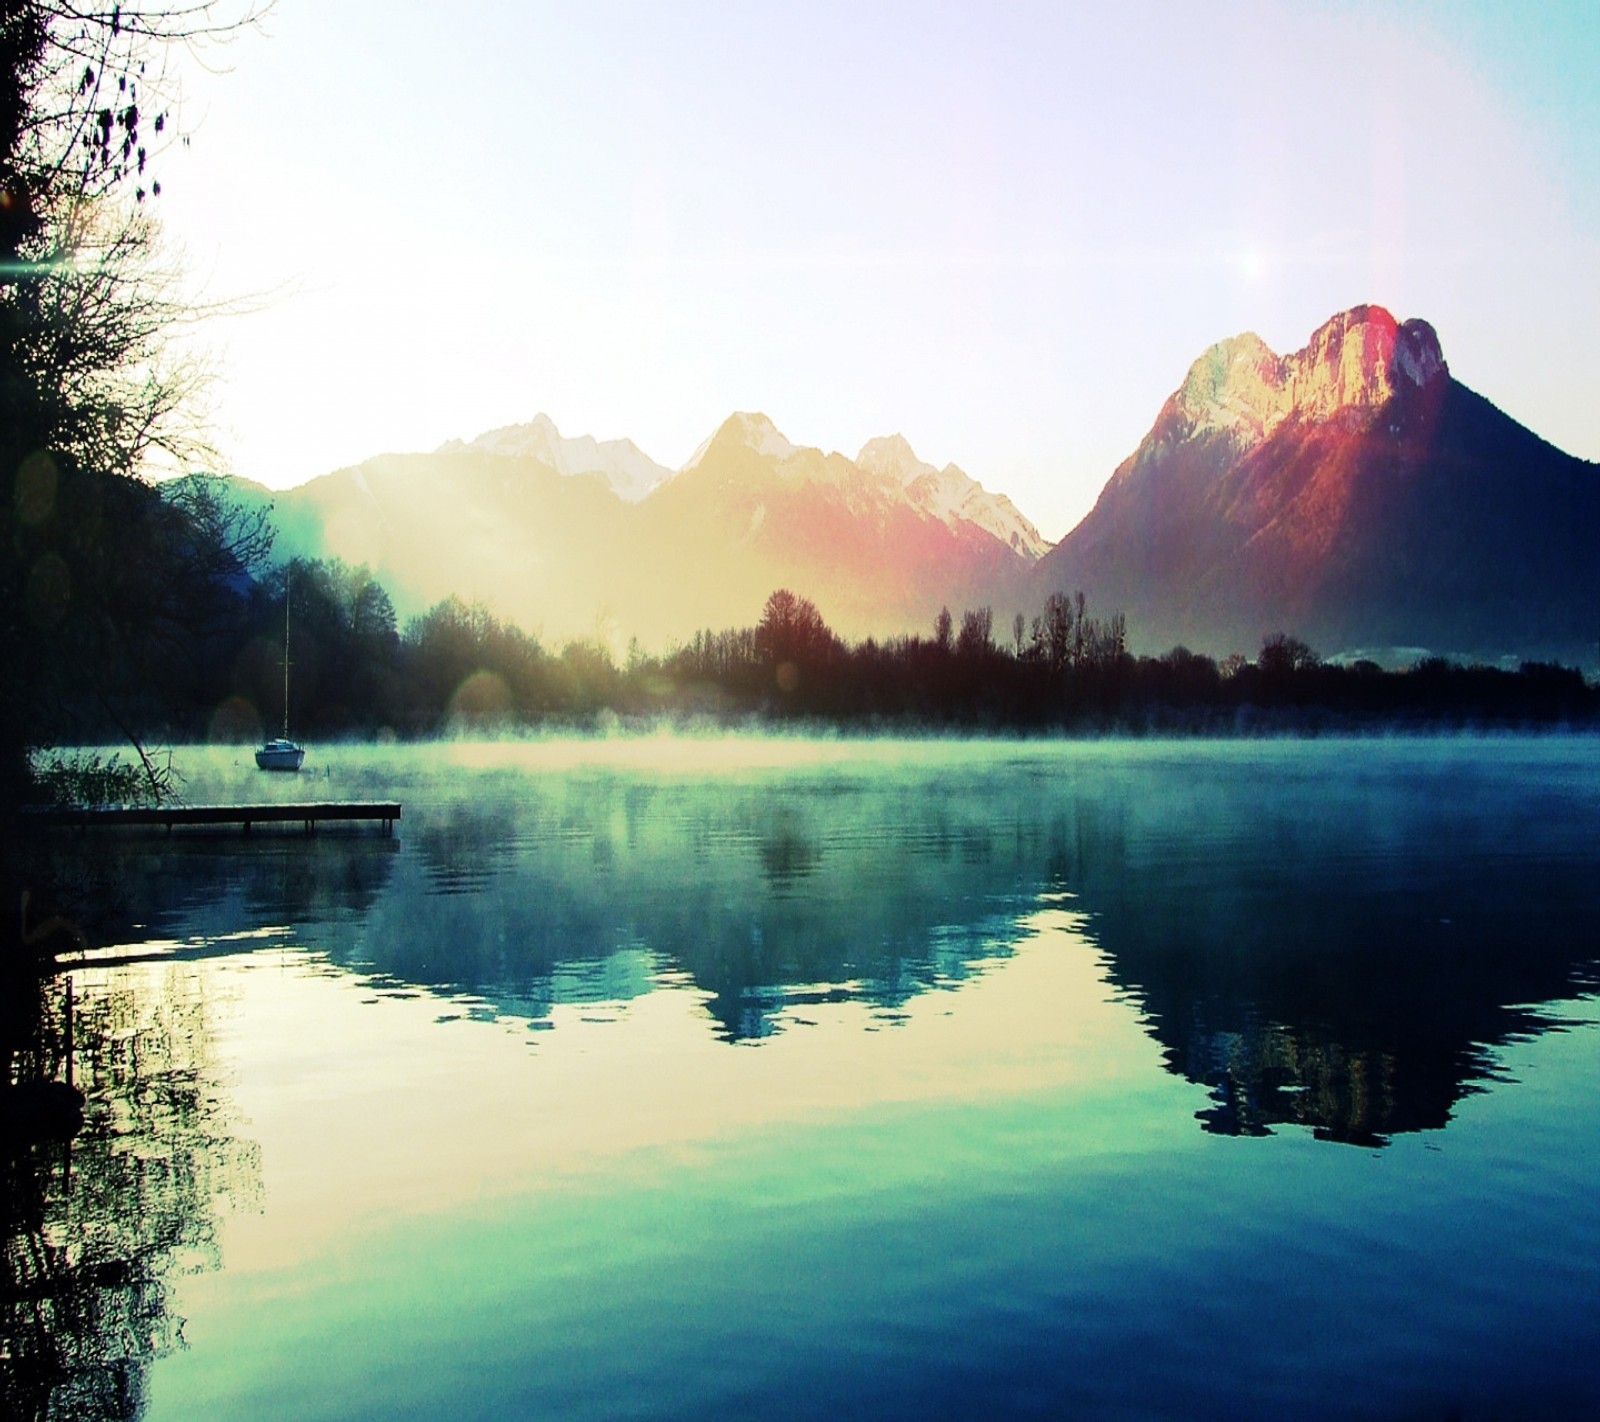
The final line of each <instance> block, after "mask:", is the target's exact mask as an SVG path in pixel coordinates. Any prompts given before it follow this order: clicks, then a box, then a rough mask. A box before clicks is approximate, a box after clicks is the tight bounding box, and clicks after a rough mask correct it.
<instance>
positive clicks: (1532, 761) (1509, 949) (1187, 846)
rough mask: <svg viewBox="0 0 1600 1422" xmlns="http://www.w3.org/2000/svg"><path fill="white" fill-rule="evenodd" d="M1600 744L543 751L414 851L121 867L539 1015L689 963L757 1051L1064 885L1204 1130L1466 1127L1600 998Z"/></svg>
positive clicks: (969, 947) (432, 815)
mask: <svg viewBox="0 0 1600 1422" xmlns="http://www.w3.org/2000/svg"><path fill="white" fill-rule="evenodd" d="M1593 760H1594V751H1593V749H1592V748H1589V747H1587V746H1585V745H1583V744H1581V743H1579V744H1577V745H1576V746H1573V745H1571V744H1569V745H1568V747H1567V748H1565V749H1564V748H1563V743H1561V742H1540V741H1526V742H1511V743H1507V744H1503V745H1488V746H1484V745H1478V746H1475V744H1474V743H1473V742H1470V741H1463V742H1460V743H1457V744H1453V745H1450V744H1435V745H1407V744H1403V743H1402V744H1399V745H1395V746H1384V745H1382V744H1378V743H1354V744H1345V745H1338V744H1316V743H1311V744H1308V743H1295V744H1289V745H1276V746H1274V745H1267V746H1261V745H1255V746H1252V745H1246V744H1234V745H1230V746H1224V747H1211V748H1206V747H1197V746H1178V747H1171V748H1160V747H1128V746H1123V747H1115V746H1110V747H1082V748H1077V749H1074V748H1071V747H1054V748H1037V749H1027V748H1024V749H1021V750H1018V751H1015V752H1006V751H1005V750H1003V749H1002V748H995V749H994V750H992V751H991V752H986V753H980V754H972V753H968V754H964V755H961V754H957V755H952V756H951V758H950V759H949V761H948V762H944V761H941V760H939V759H938V758H937V757H931V758H930V757H929V756H927V755H924V756H922V757H921V758H920V759H914V760H913V762H912V763H910V764H899V763H897V762H896V761H895V759H894V756H893V754H892V752H886V753H885V759H884V763H883V764H878V763H876V762H873V761H870V760H869V761H866V762H863V763H860V764H852V765H849V766H846V767H843V768H841V767H837V766H836V767H833V768H832V769H829V770H825V771H818V772H816V773H814V774H806V773H800V772H797V771H783V772H778V771H773V772H766V773H751V774H748V775H744V776H726V777H718V776H706V777H695V776H683V777H673V776H670V775H660V776H654V775H650V774H646V773H639V772H629V771H626V770H607V769H603V768H587V769H582V768H580V769H570V768H569V769H566V770H562V771H560V772H559V773H554V774H547V775H534V774H529V773H525V772H522V771H517V772H515V773H505V774H483V775H473V776H469V777H465V778H460V779H458V780H455V781H452V782H450V783H449V784H433V783H431V782H429V783H427V784H426V785H425V786H424V787H423V790H422V792H421V793H419V794H416V795H413V796H409V797H408V805H407V819H406V821H405V825H404V833H403V836H402V848H401V850H400V852H395V849H394V846H393V843H392V842H390V841H386V840H383V839H381V838H380V837H376V836H370V835H365V836H354V837H350V838H348V839H344V840H340V839H336V838H333V837H327V838H321V837H319V838H318V839H316V840H304V839H301V838H300V837H298V836H285V837H281V838H279V839H277V840H270V839H267V838H262V839H260V840H258V841H257V842H255V843H251V844H241V843H240V842H239V841H237V840H233V841H231V842H227V843H204V842H195V843H185V844H180V843H179V842H178V841H179V839H180V837H179V836H176V835H174V836H172V837H171V841H170V843H169V842H168V841H167V840H165V839H164V838H158V839H156V840H154V841H153V842H152V843H149V844H147V845H146V846H145V847H144V848H142V849H141V848H139V847H138V846H137V845H135V844H134V843H133V842H132V841H130V842H129V843H128V844H126V845H123V846H120V847H119V849H118V851H117V854H116V855H114V856H113V858H114V859H116V861H117V863H118V865H119V866H120V867H119V868H118V869H117V870H116V872H115V873H114V874H112V875H111V877H112V878H113V879H115V880H117V882H119V883H121V884H122V888H121V890H120V892H122V894H123V903H124V911H125V917H126V921H127V923H128V924H129V925H130V926H131V929H130V931H133V932H134V933H135V936H136V937H137V935H138V934H140V933H143V934H145V935H146V936H149V937H159V936H162V935H165V936H167V937H170V938H176V939H179V940H192V941H194V942H196V943H201V942H208V941H216V940H218V939H220V938H221V937H222V936H224V935H226V934H229V933H232V934H238V933H240V932H242V931H249V930H259V929H260V928H261V927H262V926H263V925H283V926H286V927H287V929H288V930H289V931H291V932H292V936H293V937H294V939H295V941H296V942H298V943H300V944H301V945H303V946H306V947H309V948H311V949H313V950H315V951H319V952H321V953H323V954H325V955H326V956H327V958H328V959H329V960H331V961H332V962H334V963H336V964H339V965H341V966H343V967H346V968H348V969H350V970H352V971H356V972H360V973H362V974H364V975H366V976H368V977H369V978H370V979H372V980H373V981H374V982H376V983H377V984H378V985H379V987H380V988H382V987H385V986H390V987H393V988H395V989H396V990H403V991H415V990H417V989H422V990H425V991H429V992H433V993H437V994H438V995H439V996H440V997H441V998H442V999H449V1000H452V1001H453V1002H454V1008H453V1009H452V1010H455V1011H458V1012H467V1013H477V1014H483V1015H490V1016H500V1017H512V1018H520V1019H525V1020H527V1021H528V1022H529V1023H530V1024H533V1025H536V1026H547V1025H548V1024H549V1022H550V1020H551V1015H552V1011H553V1009H555V1008H557V1007H560V1006H564V1005H566V1006H570V1005H574V1004H596V1003H605V1002H612V1003H614V1002H619V1001H626V1000H627V999H630V998H633V997H637V996H639V995H641V994H643V993H645V992H648V991H650V990H651V989H652V987H653V986H655V985H656V984H657V983H658V982H660V981H662V980H663V979H664V978H666V979H670V980H671V981H673V982H675V983H683V982H687V983H688V984H690V985H692V986H693V987H695V988H697V989H698V990H699V991H701V992H702V993H703V994H704V996H705V1001H706V1005H707V1008H708V1011H709V1012H710V1014H711V1016H712V1018H713V1019H714V1021H715V1024H716V1030H717V1031H718V1033H719V1035H721V1036H722V1037H724V1038H725V1039H727V1040H730V1041H750V1040H758V1039H760V1038H762V1037H765V1036H768V1035H770V1034H772V1033H773V1032H775V1031H779V1030H782V1029H783V1027H784V1026H785V1024H786V1023H788V1022H791V1021H793V1020H796V1019H799V1018H803V1017H804V1016H805V1015H806V1012H807V1010H808V1008H809V1007H810V1006H813V1005H815V1004H819V1003H827V1002H836V1001H846V1000H848V1001H858V1002H862V1003H865V1004H867V1005H868V1006H869V1007H870V1008H872V1009H873V1010H874V1012H875V1013H876V1014H877V1015H878V1016H879V1017H882V1018H887V1019H891V1020H892V1019H893V1018H894V1017H895V1016H896V1015H897V1013H898V1011H899V1009H900V1008H901V1007H903V1006H904V1005H905V1004H906V1003H907V1002H908V1001H909V1000H910V999H911V998H913V997H914V996H916V995H917V994H920V993H924V992H928V991H932V990H939V989H946V988H951V987H956V986H959V985H960V984H962V983H963V982H965V981H966V980H968V979H969V978H970V977H971V976H972V975H973V974H974V973H976V972H981V971H983V969H984V966H985V964H987V963H989V962H992V961H995V960H997V959H999V958H1003V957H1004V956H1006V955H1008V954H1010V953H1011V952H1012V951H1013V950H1014V945H1015V944H1016V942H1017V940H1018V937H1019V930H1018V922H1019V920H1020V919H1021V918H1022V917H1023V916H1024V915H1026V914H1027V913H1029V912H1031V910H1032V909H1033V908H1034V907H1035V906H1037V904H1038V903H1039V902H1040V897H1041V895H1045V894H1051V893H1058V892H1061V891H1067V892H1070V893H1071V894H1073V895H1074V896H1075V903H1076V907H1078V908H1079V909H1081V910H1083V911H1084V912H1085V913H1086V914H1087V915H1088V919H1087V922H1088V931H1089V933H1090V935H1091V936H1092V937H1093V938H1094V939H1095V940H1096V942H1097V943H1098V945H1099V946H1100V948H1101V949H1103V951H1104V953H1105V956H1106V963H1107V973H1108V975H1109V977H1110V979H1111V981H1112V983H1113V984H1114V985H1115V986H1117V987H1119V988H1120V989H1122V990H1123V991H1124V992H1125V993H1126V995H1127V996H1128V997H1129V998H1130V999H1131V1000H1133V1001H1134V1002H1136V1003H1137V1004H1138V1006H1139V1007H1140V1009H1141V1011H1142V1013H1143V1015H1144V1020H1145V1022H1146V1024H1147V1026H1148V1029H1149V1030H1150V1032H1151V1033H1152V1034H1153V1035H1154V1036H1155V1037H1156V1038H1157V1039H1158V1040H1159V1041H1160V1042H1161V1044H1162V1045H1163V1047H1164V1049H1165V1055H1166V1060H1167V1063H1168V1065H1169V1067H1170V1069H1171V1070H1173V1071H1174V1072H1176V1073H1179V1074H1181V1075H1183V1076H1185V1077H1187V1078H1189V1079H1191V1080H1193V1081H1195V1082H1197V1083H1203V1084H1205V1085H1206V1086H1208V1087H1210V1088H1211V1089H1212V1091H1213V1092H1214V1094H1215V1098H1216V1099H1215V1104H1214V1105H1213V1106H1212V1107H1211V1108H1210V1109H1209V1110H1208V1111H1206V1112H1205V1113H1203V1115H1202V1120H1203V1123H1204V1126H1205V1128H1206V1129H1207V1130H1212V1131H1220V1132H1227V1133H1240V1134H1250V1133H1259V1132H1262V1131H1267V1130H1270V1129H1271V1128H1272V1127H1273V1126H1275V1125H1279V1124H1284V1123H1302V1124H1304V1125H1307V1126H1309V1127H1311V1128H1312V1129H1314V1130H1316V1131H1317V1132H1319V1133H1321V1134H1323V1135H1326V1136H1328V1137H1331V1138H1335V1139H1340V1140H1349V1141H1376V1140H1380V1139H1382V1138H1384V1137H1386V1136H1389V1135H1391V1134H1393V1133H1395V1132H1398V1131H1410V1130H1418V1129H1425V1128H1434V1127H1438V1126H1441V1125H1443V1124H1444V1123H1445V1121H1446V1120H1448V1118H1449V1115H1450V1112H1451V1110H1452V1109H1453V1107H1454V1106H1455V1104H1456V1103H1457V1102H1458V1101H1459V1100H1460V1099H1461V1097H1462V1096H1463V1095H1465V1094H1466V1093H1468V1092H1470V1091H1472V1090H1474V1089H1476V1086H1475V1084H1476V1083H1480V1082H1482V1081H1483V1080H1484V1079H1485V1078H1486V1077H1488V1076H1489V1075H1491V1074H1492V1072H1493V1071H1494V1069H1495V1066H1494V1063H1495V1061H1496V1059H1497V1049H1498V1048H1499V1047H1500V1046H1502V1045H1503V1044H1505V1043H1506V1042H1507V1041H1509V1040H1511V1039H1512V1038H1514V1037H1516V1036H1517V1035H1518V1034H1523V1033H1528V1032H1536V1031H1541V1030H1545V1029H1546V1028H1547V1027H1548V1026H1549V1025H1551V1024H1550V1022H1549V1021H1548V1020H1547V1019H1546V1017H1545V1016H1543V1015H1541V1013H1540V1010H1539V1008H1538V1006H1537V1004H1540V1003H1549V1002H1553V1001H1557V1000H1561V999H1568V998H1571V997H1573V996H1576V995H1581V994H1582V993H1584V992H1588V991H1593V990H1594V988H1595V986H1596V981H1597V966H1596V963H1597V957H1600V953H1597V948H1596V942H1595V935H1594V932H1593V928H1592V925H1593V924H1594V923H1595V922H1596V921H1600V875H1596V874H1595V873H1594V872H1593V869H1594V863H1593V857H1594V851H1593V846H1594V845H1595V844H1597V843H1600V795H1597V794H1596V792H1595V789H1594V781H1595V776H1594V768H1593V764H1592V762H1593ZM119 876H120V877H119ZM109 897H111V898H115V894H111V895H109ZM141 925H142V927H141ZM101 941H105V940H103V939H102V940H101Z"/></svg>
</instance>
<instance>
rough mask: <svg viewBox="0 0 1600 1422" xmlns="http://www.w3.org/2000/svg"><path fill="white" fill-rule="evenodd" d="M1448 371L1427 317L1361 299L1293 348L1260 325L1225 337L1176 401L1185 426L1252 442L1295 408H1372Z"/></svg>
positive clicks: (1326, 412) (1330, 411) (1327, 412)
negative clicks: (1400, 317) (1265, 335)
mask: <svg viewBox="0 0 1600 1422" xmlns="http://www.w3.org/2000/svg"><path fill="white" fill-rule="evenodd" d="M1448 371H1449V367H1448V366H1447V365H1446V364H1445V360H1444V353H1443V351H1442V350H1441V349H1440V347H1439V337H1438V335H1437V334H1436V333H1435V332H1434V329H1433V327H1432V326H1430V325H1429V324H1428V323H1427V322H1426V321H1420V320H1410V321H1406V322H1403V323H1402V322H1400V321H1397V320H1395V318H1394V316H1393V315H1391V314H1390V313H1389V312H1388V311H1386V310H1385V309H1384V308H1383V307H1381V306H1370V305H1368V306H1354V307H1352V308H1351V309H1350V310H1348V311H1342V312H1340V313H1339V314H1338V315H1337V316H1334V317H1332V318H1331V319H1329V320H1328V321H1326V322H1324V323H1323V324H1322V325H1321V326H1319V327H1318V328H1317V330H1316V331H1314V332H1313V333H1312V335H1311V339H1310V340H1309V341H1307V342H1306V344H1305V346H1304V348H1302V349H1301V350H1298V351H1296V352H1295V353H1294V354H1293V355H1290V356H1278V355H1276V354H1275V353H1274V352H1273V351H1272V349H1271V348H1270V347H1269V346H1268V345H1267V344H1266V342H1265V341H1263V340H1262V339H1261V338H1260V337H1259V336H1257V335H1256V334H1255V333H1254V332H1246V333H1244V334H1243V335H1239V336H1232V337H1230V338H1229V339H1227V340H1225V341H1219V342H1218V343H1217V344H1216V345H1214V346H1212V347H1211V349H1210V350H1208V351H1206V353H1205V354H1204V355H1202V356H1201V357H1200V359H1199V360H1197V361H1195V363H1194V364H1193V365H1192V366H1190V367H1189V373H1188V375H1187V376H1186V377H1185V379H1184V382H1183V384H1182V385H1181V386H1180V387H1179V388H1178V390H1177V392H1176V393H1175V394H1174V396H1173V400H1172V409H1173V410H1174V412H1175V413H1176V414H1177V415H1178V416H1179V417H1180V418H1181V419H1182V420H1183V421H1184V422H1185V424H1186V425H1187V430H1186V433H1189V434H1200V433H1206V432H1211V431H1220V432H1224V433H1227V434H1230V435H1232V436H1233V437H1234V439H1235V441H1236V443H1238V444H1239V445H1240V446H1241V447H1250V446H1252V445H1255V444H1257V443H1259V442H1260V441H1261V440H1263V439H1265V438H1266V437H1267V436H1268V435H1269V434H1271V433H1272V431H1273V430H1274V429H1276V428H1277V426H1278V425H1279V424H1281V423H1282V422H1283V421H1284V420H1286V419H1288V418H1289V417H1290V416H1291V415H1294V416H1297V417H1298V418H1300V419H1303V420H1311V421H1319V422H1320V421H1326V420H1330V419H1333V418H1335V417H1337V416H1340V415H1342V414H1344V413H1345V412H1347V411H1361V410H1370V409H1373V408H1375V407H1376V406H1378V405H1381V404H1383V403H1384V402H1385V401H1387V400H1389V399H1390V398H1391V397H1392V396H1393V395H1394V394H1395V392H1396V391H1397V390H1398V389H1400V388H1402V387H1403V386H1406V385H1411V386H1422V385H1425V384H1427V383H1428V382H1429V381H1430V380H1432V379H1434V378H1435V377H1436V376H1438V375H1441V374H1448Z"/></svg>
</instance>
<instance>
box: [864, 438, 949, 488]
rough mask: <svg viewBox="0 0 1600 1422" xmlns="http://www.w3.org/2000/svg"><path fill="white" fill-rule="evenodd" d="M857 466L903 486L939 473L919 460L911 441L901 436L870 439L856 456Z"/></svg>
mask: <svg viewBox="0 0 1600 1422" xmlns="http://www.w3.org/2000/svg"><path fill="white" fill-rule="evenodd" d="M856 465H857V467H859V468H861V469H865V470H866V471H867V472H868V473H869V474H884V475H887V476H889V477H890V478H892V479H897V480H899V482H900V483H902V484H909V483H911V482H912V480H914V479H920V478H921V477H922V476H923V475H924V474H936V473H938V470H936V469H935V468H934V467H933V465H931V464H928V463H926V462H925V461H923V460H921V459H918V458H917V455H916V451H915V450H913V449H912V448H911V444H910V441H908V440H907V439H906V437H905V436H904V435H899V434H892V435H880V436H879V437H878V438H877V439H869V440H868V441H867V442H866V443H865V444H864V445H862V446H861V453H860V454H858V455H856Z"/></svg>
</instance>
